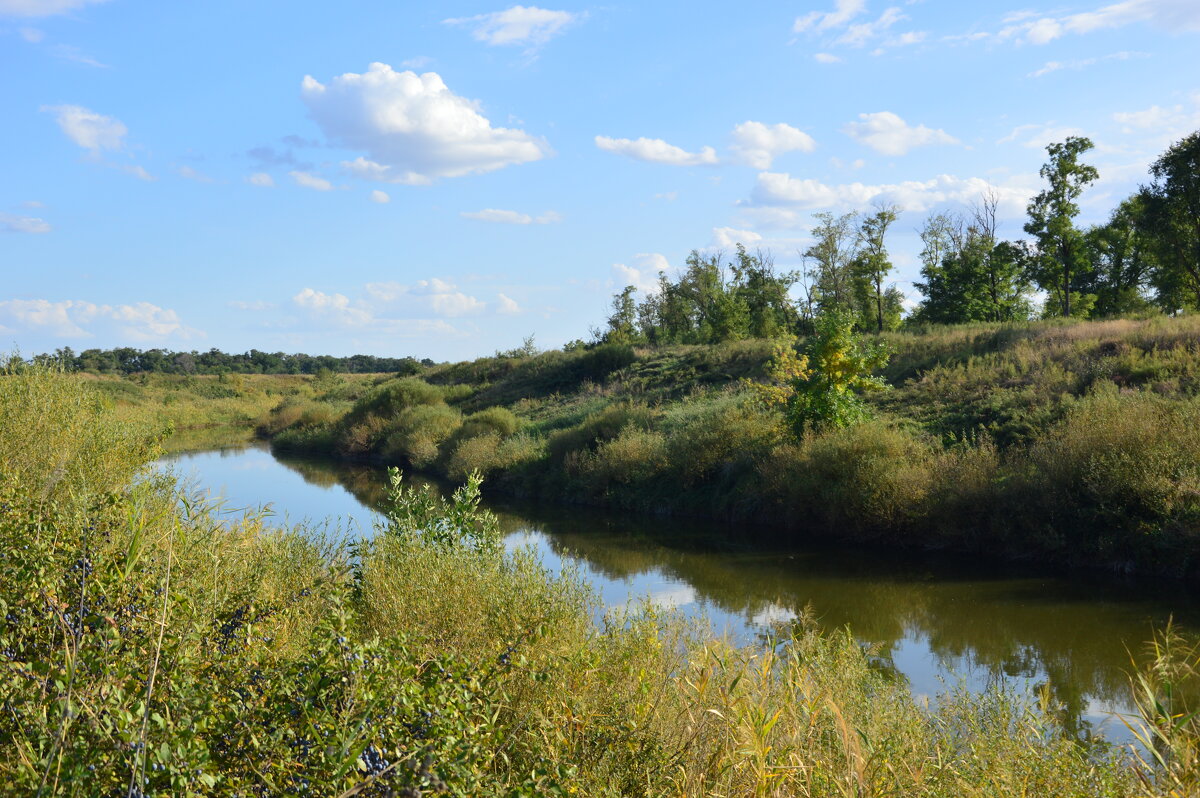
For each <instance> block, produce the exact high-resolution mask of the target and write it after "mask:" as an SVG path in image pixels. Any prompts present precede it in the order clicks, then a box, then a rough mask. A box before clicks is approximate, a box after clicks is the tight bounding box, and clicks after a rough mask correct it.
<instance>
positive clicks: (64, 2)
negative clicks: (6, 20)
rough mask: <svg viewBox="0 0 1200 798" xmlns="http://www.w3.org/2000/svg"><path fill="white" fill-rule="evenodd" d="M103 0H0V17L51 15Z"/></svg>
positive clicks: (103, 0) (64, 12)
mask: <svg viewBox="0 0 1200 798" xmlns="http://www.w3.org/2000/svg"><path fill="white" fill-rule="evenodd" d="M103 2H105V0H0V17H51V16H54V15H56V14H66V13H67V12H69V11H74V10H75V9H77V8H83V7H84V6H87V5H92V4H93V3H103Z"/></svg>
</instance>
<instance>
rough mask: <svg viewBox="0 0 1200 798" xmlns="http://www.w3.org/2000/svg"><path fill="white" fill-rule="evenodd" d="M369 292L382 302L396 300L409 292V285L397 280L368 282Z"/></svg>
mask: <svg viewBox="0 0 1200 798" xmlns="http://www.w3.org/2000/svg"><path fill="white" fill-rule="evenodd" d="M367 293H368V294H370V295H371V297H372V298H373V299H377V300H379V301H381V302H394V301H395V300H397V299H399V298H400V297H402V296H404V295H405V294H407V293H408V286H407V285H404V284H403V283H397V282H387V283H367Z"/></svg>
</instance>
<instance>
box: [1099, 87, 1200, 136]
mask: <svg viewBox="0 0 1200 798" xmlns="http://www.w3.org/2000/svg"><path fill="white" fill-rule="evenodd" d="M1113 120H1114V121H1115V122H1117V123H1118V124H1120V125H1121V128H1122V131H1123V132H1125V133H1133V132H1142V131H1154V132H1160V133H1167V134H1168V135H1169V136H1170V137H1172V138H1174V137H1175V136H1177V135H1184V134H1186V133H1189V132H1191V131H1192V130H1194V129H1196V128H1198V127H1200V96H1197V100H1196V104H1195V107H1194V108H1192V109H1188V108H1186V107H1185V106H1183V105H1173V106H1171V107H1170V108H1163V107H1161V106H1158V105H1152V106H1150V107H1149V108H1146V109H1143V110H1141V111H1125V112H1119V113H1115V114H1113Z"/></svg>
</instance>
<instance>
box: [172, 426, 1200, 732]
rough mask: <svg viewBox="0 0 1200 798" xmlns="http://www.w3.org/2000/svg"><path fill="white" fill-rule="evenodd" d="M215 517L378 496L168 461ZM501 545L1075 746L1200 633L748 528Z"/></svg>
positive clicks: (1136, 599)
mask: <svg viewBox="0 0 1200 798" xmlns="http://www.w3.org/2000/svg"><path fill="white" fill-rule="evenodd" d="M163 466H164V467H169V468H172V469H174V470H175V472H176V473H178V474H179V475H180V477H181V478H183V479H184V481H185V482H187V483H188V484H190V485H192V486H193V487H194V488H195V489H196V490H198V491H208V492H209V493H210V494H211V495H212V496H213V497H214V498H215V497H220V500H221V501H222V502H223V504H224V507H225V511H226V512H229V513H241V512H244V511H245V510H247V509H257V508H262V507H266V508H267V511H268V512H270V513H272V514H273V515H274V516H275V518H276V521H277V522H278V523H287V524H295V523H301V522H308V523H310V524H311V523H315V524H317V525H320V526H324V527H326V528H327V529H329V530H331V531H334V532H336V533H338V534H341V535H345V536H348V537H357V536H360V535H369V534H371V532H372V528H373V526H372V525H373V522H374V521H376V520H377V519H378V518H379V516H378V514H377V512H376V510H375V509H373V508H374V507H377V506H378V502H379V501H380V500H381V499H382V497H383V476H384V475H383V472H382V469H378V468H366V467H362V466H350V465H345V464H339V463H332V462H326V461H313V460H305V459H291V458H283V457H280V458H277V457H275V456H273V455H272V454H271V452H270V451H269V450H268V449H267V448H266V447H265V446H264V445H262V444H247V443H240V444H238V445H236V446H232V447H227V448H223V449H219V450H212V451H204V452H198V453H183V454H176V455H171V456H169V457H167V458H165V459H164V461H163ZM488 506H489V509H491V510H492V511H493V512H495V513H496V514H497V515H498V516H499V518H500V521H501V525H502V527H503V529H504V530H505V532H506V534H507V535H508V541H509V545H513V546H515V545H522V544H527V545H532V546H534V547H536V548H537V550H538V551H539V552H540V553H541V556H542V558H543V561H544V562H545V563H546V565H547V566H549V567H550V568H552V569H555V570H557V569H559V568H561V567H562V565H563V564H564V562H571V563H573V564H575V565H577V566H578V567H579V568H580V570H581V571H582V572H583V574H584V575H585V576H586V577H587V578H588V579H589V581H591V583H592V584H593V585H594V586H595V587H596V589H597V591H598V592H599V593H600V596H601V598H602V600H603V602H604V604H605V606H607V607H616V606H620V605H622V604H625V603H627V602H631V601H642V600H648V601H651V602H654V603H656V604H660V605H664V606H670V607H675V608H678V609H680V610H681V611H683V612H685V613H696V614H700V613H702V614H704V615H706V616H707V617H708V618H709V619H711V621H712V623H713V625H714V626H715V627H716V628H717V629H718V630H724V631H726V632H727V633H729V634H732V635H734V636H736V637H739V638H741V639H745V640H751V639H753V638H754V637H755V636H756V635H758V634H761V633H762V632H764V631H766V630H767V629H768V628H769V627H770V625H771V624H773V623H778V622H787V621H788V620H791V619H793V618H795V617H796V616H797V615H798V614H799V613H801V612H803V611H804V609H805V607H809V608H811V610H812V611H813V612H814V613H815V614H816V616H817V617H818V618H819V621H820V623H821V624H822V625H823V626H825V627H828V628H838V627H842V626H845V625H849V626H850V628H851V629H853V630H854V632H855V634H856V635H857V636H858V637H859V638H861V639H862V640H864V641H869V642H872V643H875V644H878V645H879V646H880V661H881V664H882V665H883V666H884V667H887V668H891V669H894V670H895V671H896V672H898V673H900V674H902V675H903V676H904V677H905V678H906V679H907V680H908V682H909V684H910V686H911V688H912V691H913V693H914V694H915V695H917V696H929V697H933V696H936V694H938V693H941V692H945V691H947V690H948V689H951V688H954V687H956V686H958V685H960V684H963V685H965V686H966V687H968V688H970V689H980V688H983V687H985V686H987V685H989V684H993V683H997V682H999V683H1004V684H1007V685H1010V686H1013V687H1015V688H1017V689H1021V690H1036V689H1047V690H1049V692H1050V693H1051V694H1052V695H1053V696H1054V698H1056V699H1057V700H1058V701H1059V702H1061V703H1062V704H1063V705H1064V707H1065V709H1066V714H1067V716H1068V718H1069V720H1070V722H1071V724H1072V725H1073V728H1074V729H1075V731H1076V732H1077V733H1079V734H1080V735H1086V734H1094V733H1100V734H1103V735H1105V736H1106V737H1109V738H1110V739H1116V740H1125V739H1127V737H1128V735H1127V733H1126V731H1125V729H1124V726H1123V725H1122V724H1121V722H1120V721H1119V720H1118V719H1116V718H1115V717H1113V716H1112V713H1113V712H1126V711H1128V709H1129V707H1128V706H1127V705H1126V704H1125V702H1124V700H1123V695H1124V693H1125V691H1126V687H1127V681H1126V673H1127V672H1128V671H1129V670H1130V652H1132V653H1133V655H1134V656H1137V655H1138V654H1139V653H1140V652H1141V650H1142V648H1143V645H1144V643H1145V641H1146V640H1148V639H1149V637H1150V634H1151V630H1152V628H1155V627H1159V626H1162V625H1163V624H1165V623H1166V622H1167V620H1168V619H1169V618H1171V617H1172V616H1173V617H1174V619H1175V622H1176V623H1178V624H1181V625H1182V626H1183V627H1184V628H1185V629H1197V628H1200V603H1198V602H1197V601H1196V599H1195V598H1194V597H1190V596H1188V595H1184V594H1183V593H1182V592H1179V591H1176V592H1164V591H1163V590H1161V589H1158V590H1154V591H1151V590H1149V589H1147V588H1146V587H1144V586H1135V585H1126V584H1113V583H1112V582H1111V581H1109V580H1099V581H1097V582H1092V581H1086V580H1070V579H1065V578H1061V577H1058V576H1054V575H1040V574H1031V573H1030V569H1029V568H1028V567H1027V568H1024V569H1014V568H1012V567H1007V568H1005V567H998V566H993V565H989V564H987V563H981V562H979V561H978V560H977V559H974V560H964V559H961V558H959V559H954V558H940V557H931V556H929V555H922V556H915V555H907V556H900V555H897V554H895V553H894V552H887V553H882V554H873V553H870V552H865V553H864V552H863V551H862V550H851V549H843V548H831V547H829V546H825V545H813V546H809V547H800V548H798V547H796V545H795V544H794V543H793V544H791V545H788V546H783V545H779V544H772V543H770V542H769V541H764V540H763V539H762V536H761V533H757V534H756V537H757V538H758V540H757V542H755V543H754V544H741V545H738V544H736V543H733V542H731V539H734V538H737V537H741V538H744V537H745V530H736V529H731V528H730V527H728V526H720V525H714V524H707V523H702V522H697V521H694V520H681V519H660V518H652V519H646V518H640V517H633V516H629V515H625V514H614V513H607V512H600V511H596V510H591V509H585V508H568V509H564V508H560V507H551V506H545V505H527V504H512V503H507V502H490V503H489V504H488Z"/></svg>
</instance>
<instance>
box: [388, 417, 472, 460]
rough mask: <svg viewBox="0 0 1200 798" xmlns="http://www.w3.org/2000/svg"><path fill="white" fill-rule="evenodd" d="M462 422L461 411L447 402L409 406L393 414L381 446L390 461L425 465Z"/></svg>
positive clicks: (432, 458)
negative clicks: (391, 422) (443, 403)
mask: <svg viewBox="0 0 1200 798" xmlns="http://www.w3.org/2000/svg"><path fill="white" fill-rule="evenodd" d="M460 426H462V413H460V412H458V411H457V410H455V409H454V408H451V407H447V406H446V405H420V406H418V407H410V408H408V409H407V410H405V411H403V412H402V413H401V414H400V415H399V416H397V417H396V419H395V421H394V422H393V424H392V430H393V431H392V432H391V433H390V434H389V435H388V438H387V441H386V442H385V443H384V446H383V456H384V458H385V459H387V460H389V461H392V462H403V463H408V464H411V465H412V466H413V467H415V468H428V467H429V466H430V465H431V464H432V463H433V462H434V461H435V460H436V459H437V456H438V446H439V445H440V444H441V443H442V441H444V440H446V439H447V438H449V437H450V436H451V435H453V434H454V432H455V431H457V430H458V428H459V427H460Z"/></svg>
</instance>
